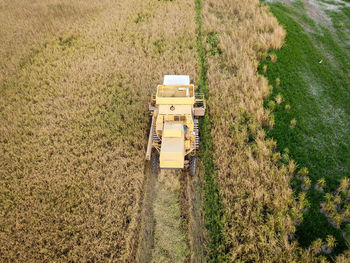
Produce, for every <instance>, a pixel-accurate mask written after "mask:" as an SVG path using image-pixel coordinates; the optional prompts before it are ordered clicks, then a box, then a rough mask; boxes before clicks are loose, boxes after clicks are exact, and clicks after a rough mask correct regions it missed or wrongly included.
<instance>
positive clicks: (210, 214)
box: [195, 0, 227, 262]
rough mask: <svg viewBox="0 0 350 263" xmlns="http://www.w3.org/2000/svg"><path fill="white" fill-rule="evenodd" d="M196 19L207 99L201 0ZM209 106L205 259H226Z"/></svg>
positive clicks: (204, 131) (204, 129) (204, 135)
mask: <svg viewBox="0 0 350 263" xmlns="http://www.w3.org/2000/svg"><path fill="white" fill-rule="evenodd" d="M195 5H196V23H197V34H198V35H197V52H198V75H199V83H198V91H199V92H202V93H203V94H204V96H205V99H206V100H207V99H208V97H209V92H208V84H207V72H208V64H207V59H206V51H205V48H204V43H203V38H204V34H203V31H202V16H201V14H202V1H201V0H195ZM209 110H210V109H209V107H207V110H206V113H205V116H204V118H202V119H201V121H200V136H201V151H200V154H201V161H202V164H203V167H204V169H203V170H204V175H203V177H204V180H205V183H204V185H203V191H204V194H205V198H204V219H205V225H206V229H207V231H208V240H207V243H208V244H207V247H208V251H207V252H208V254H207V260H208V262H224V261H225V260H226V259H227V253H226V252H225V245H224V244H225V242H224V238H223V235H222V230H223V218H224V217H223V215H224V209H223V205H222V203H221V201H220V195H219V189H218V185H217V183H216V169H215V165H214V154H213V143H212V142H213V138H212V136H211V133H210V130H211V123H210V117H209V113H208V112H209Z"/></svg>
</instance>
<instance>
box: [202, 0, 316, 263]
mask: <svg viewBox="0 0 350 263" xmlns="http://www.w3.org/2000/svg"><path fill="white" fill-rule="evenodd" d="M203 30H204V32H205V35H206V39H205V45H206V46H205V48H206V51H207V56H208V89H209V98H210V99H209V101H208V104H209V107H210V109H209V110H210V118H211V122H212V130H211V134H212V136H213V144H214V152H215V165H216V167H217V170H218V171H217V177H218V185H219V189H220V197H221V200H222V202H223V205H224V208H225V221H224V227H223V231H222V232H223V235H224V240H225V242H226V244H225V245H226V247H227V248H228V254H229V261H231V262H234V261H237V260H241V261H243V262H246V261H260V262H282V261H290V262H292V261H296V259H297V254H298V253H299V252H300V251H299V249H298V247H297V244H296V243H290V241H289V239H290V238H292V236H293V233H294V231H295V226H294V224H295V222H294V221H295V220H297V219H299V218H298V216H300V209H298V207H297V206H296V201H295V200H294V198H293V192H292V190H291V188H290V186H289V177H288V174H289V173H293V172H294V171H293V170H294V168H293V165H292V164H291V165H290V166H289V167H288V166H287V165H286V166H285V165H282V166H281V165H280V164H279V160H280V158H278V156H279V155H278V153H277V154H275V152H274V150H275V147H276V143H275V142H274V141H272V140H269V139H266V138H265V132H264V129H263V124H265V125H267V126H270V127H272V126H273V116H271V115H270V114H269V112H268V111H267V110H265V109H264V107H263V99H264V98H265V97H266V96H267V95H268V94H269V92H270V91H271V88H270V87H269V85H268V83H267V80H266V79H265V78H263V77H262V76H259V75H258V74H257V67H258V54H263V53H266V52H267V51H268V50H269V49H271V48H280V47H281V45H282V43H283V40H284V37H285V32H284V30H283V28H281V27H280V26H279V25H278V22H277V20H276V19H275V18H274V17H273V16H272V15H271V14H270V13H269V12H268V10H267V8H266V7H265V6H262V5H261V4H260V3H259V1H257V0H246V1H238V0H230V1H227V0H216V1H214V0H208V1H204V7H203ZM291 212H292V213H291ZM290 215H295V216H296V217H293V216H290ZM310 254H312V252H310ZM305 258H306V259H305V260H307V258H308V255H305Z"/></svg>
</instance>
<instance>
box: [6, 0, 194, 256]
mask: <svg viewBox="0 0 350 263" xmlns="http://www.w3.org/2000/svg"><path fill="white" fill-rule="evenodd" d="M60 2H61V3H62V1H60ZM12 3H13V6H11V4H10V3H6V5H5V4H4V5H3V6H2V9H1V10H0V19H1V21H7V22H6V23H4V27H2V30H3V31H4V32H5V31H6V32H10V31H13V32H14V35H16V34H17V36H18V37H17V38H9V37H8V36H9V35H11V34H2V36H1V38H2V37H3V38H4V39H5V40H6V41H5V40H4V39H0V40H1V41H0V42H1V50H2V53H1V56H2V61H6V63H2V64H1V72H0V74H1V75H0V76H1V99H0V105H1V112H0V119H1V139H0V140H1V141H0V154H1V156H2V157H1V160H0V190H1V191H0V192H1V200H0V201H1V202H0V206H1V209H0V211H1V212H0V213H1V214H0V215H1V220H0V239H1V241H0V242H1V243H0V245H1V251H0V257H1V258H2V259H3V260H5V261H16V262H28V261H57V262H60V261H61V262H67V261H70V260H71V261H81V262H87V261H107V260H111V261H117V262H120V261H129V262H130V261H133V260H134V257H135V254H136V246H137V240H138V238H137V235H138V230H139V219H140V218H139V215H140V210H141V208H140V204H141V200H142V191H143V185H144V173H143V171H144V152H145V146H146V142H147V135H148V134H147V130H148V125H149V117H148V112H147V106H146V105H147V101H148V99H149V95H150V94H151V92H153V90H154V88H155V85H156V84H158V83H159V82H161V81H162V76H163V75H164V74H189V75H190V76H191V77H192V78H194V77H195V72H196V57H195V52H193V50H194V45H195V33H194V32H195V23H194V20H193V19H194V7H193V2H192V1H189V0H182V1H176V2H171V1H170V2H168V1H155V0H148V1H141V0H132V1H126V0H125V1H117V2H116V1H107V0H106V1H92V0H90V1H88V2H86V1H85V2H84V5H76V4H75V3H74V2H73V1H68V0H67V1H63V3H64V4H65V5H59V3H58V2H57V1H56V2H54V3H55V4H57V6H58V7H57V6H55V7H48V6H49V4H45V3H43V2H38V3H31V4H26V8H22V9H20V8H16V7H17V5H20V4H21V2H20V1H13V2H12ZM84 7H86V10H88V11H86V10H85V9H84V10H83V8H84ZM13 8H14V9H16V12H14V11H13V10H12V11H11V9H13ZM50 8H51V9H50ZM52 8H53V10H55V11H52V12H53V13H52V15H47V17H48V20H47V21H49V22H48V23H46V26H43V24H45V22H46V20H43V21H42V22H37V20H35V19H36V18H35V14H37V13H38V12H39V13H40V12H42V13H43V14H48V13H47V12H48V11H47V10H52ZM21 10H22V11H21ZM28 10H34V11H33V13H30V12H29V11H28ZM57 10H58V11H57ZM85 11H86V13H88V14H89V15H86V17H85V18H84V14H85V13H84V12H85ZM18 12H19V13H18ZM21 12H22V13H21ZM50 12H51V11H50ZM67 12H68V13H69V12H72V14H71V15H68V14H67ZM49 14H51V13H49ZM164 14H166V15H164ZM21 16H28V19H27V20H23V19H21ZM52 16H53V17H52ZM54 16H57V17H54ZM60 16H63V17H60ZM17 17H20V19H17ZM72 17H73V18H72ZM16 21H18V23H17V22H16ZM33 21H34V22H33ZM21 23H24V24H27V25H26V26H27V27H28V28H30V32H31V33H30V34H29V35H27V34H25V33H23V31H21V30H22V26H21V25H22V24H21ZM60 23H62V24H64V26H62V25H61V24H60ZM3 40H4V41H3ZM26 43H27V44H26ZM17 45H18V48H17V47H16V46H17ZM3 50H5V51H3ZM194 81H195V79H194Z"/></svg>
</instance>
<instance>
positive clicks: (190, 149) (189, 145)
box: [146, 75, 205, 175]
mask: <svg viewBox="0 0 350 263" xmlns="http://www.w3.org/2000/svg"><path fill="white" fill-rule="evenodd" d="M149 110H150V113H151V116H152V124H151V129H150V133H149V139H148V145H147V152H146V160H151V155H152V154H153V159H152V169H153V171H154V172H157V171H158V170H159V168H160V169H187V168H189V170H190V174H191V175H193V174H194V172H195V169H196V151H197V150H198V148H199V127H198V124H199V118H200V117H201V116H204V113H205V100H204V96H203V94H200V93H196V91H195V87H194V85H192V84H190V78H189V76H184V75H166V76H164V82H163V85H158V86H157V91H156V94H155V95H153V96H152V98H151V102H150V105H149Z"/></svg>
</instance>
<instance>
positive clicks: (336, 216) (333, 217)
mask: <svg viewBox="0 0 350 263" xmlns="http://www.w3.org/2000/svg"><path fill="white" fill-rule="evenodd" d="M269 5H270V7H271V11H272V12H273V14H274V15H275V16H276V17H277V18H278V20H279V22H280V23H281V24H282V25H283V26H284V27H285V29H286V31H287V38H286V41H285V44H284V48H282V49H281V50H279V51H276V52H271V54H273V57H274V56H275V57H276V60H277V61H272V59H270V58H267V60H266V61H264V62H263V63H262V64H261V65H260V71H261V72H262V73H264V71H265V75H266V76H267V77H268V79H269V82H270V83H271V84H272V85H274V89H273V93H272V96H271V97H270V98H269V99H268V100H266V105H265V106H266V107H267V108H270V109H271V110H273V111H274V112H275V113H274V116H275V128H274V129H273V130H271V131H269V132H268V134H269V136H271V137H273V138H275V139H276V141H277V145H278V150H279V151H280V152H282V153H286V154H287V155H289V156H290V157H291V158H292V159H294V160H295V161H296V163H297V164H298V165H299V167H305V168H307V171H308V174H306V177H302V178H299V179H301V180H299V179H294V180H293V181H292V185H293V188H294V189H295V191H296V192H301V191H303V188H304V190H307V191H306V193H307V199H308V201H309V206H310V208H309V209H307V211H306V212H305V213H304V215H303V216H304V220H303V222H302V224H300V225H298V227H297V232H296V237H297V240H298V241H299V243H300V244H302V245H303V246H304V247H306V246H308V245H310V244H311V243H312V242H313V241H314V240H315V239H317V238H321V239H325V238H327V236H328V235H332V236H334V237H336V247H335V251H334V252H335V253H336V254H338V253H341V252H342V251H344V249H346V247H347V246H348V245H347V244H346V243H347V242H349V241H350V240H349V237H350V225H349V224H348V222H349V220H350V217H349V216H350V214H349V211H348V212H346V211H347V210H349V203H348V202H349V201H347V200H346V197H345V193H343V194H339V191H338V190H337V189H338V187H339V186H340V185H341V182H342V183H343V184H344V183H345V184H346V178H348V179H349V178H350V165H349V164H350V115H349V114H350V78H349V76H350V51H349V47H350V46H349V44H350V42H349V41H350V39H349V32H350V20H349V19H350V16H349V14H350V13H349V11H350V3H349V2H348V1H323V0H318V1H273V3H271V2H270V3H269ZM264 67H265V69H264ZM278 96H280V97H281V99H282V103H280V104H277V103H274V101H277V100H276V98H277V97H278ZM293 122H295V123H293ZM294 126H295V127H294ZM310 179H311V180H310ZM305 180H306V188H307V189H305V187H303V186H304V184H305ZM308 181H310V182H308ZM308 184H309V185H308ZM320 185H321V189H320ZM336 192H337V193H338V194H336V196H338V197H339V198H341V199H342V201H340V200H339V203H337V202H338V201H334V200H333V201H334V202H333V201H331V200H330V199H331V198H330V197H329V195H330V194H331V195H334V193H336ZM340 192H342V191H340ZM327 193H328V195H327ZM326 200H328V201H327V202H326ZM325 202H326V203H328V205H331V203H334V204H335V205H337V206H339V208H338V209H328V211H320V205H321V204H322V203H325ZM326 210H327V209H326ZM331 210H332V211H331ZM336 210H337V211H336ZM324 212H326V213H324ZM327 217H328V218H327Z"/></svg>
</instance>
